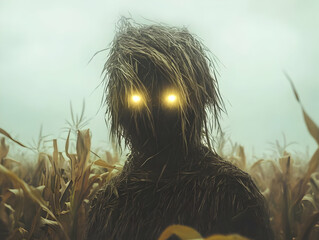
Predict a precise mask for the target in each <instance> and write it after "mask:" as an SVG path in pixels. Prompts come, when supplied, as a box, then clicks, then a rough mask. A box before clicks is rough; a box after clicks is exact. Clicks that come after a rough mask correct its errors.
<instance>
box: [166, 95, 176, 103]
mask: <svg viewBox="0 0 319 240" xmlns="http://www.w3.org/2000/svg"><path fill="white" fill-rule="evenodd" d="M167 100H168V101H169V102H171V103H173V102H175V101H176V96H175V95H174V94H171V95H168V97H167Z"/></svg>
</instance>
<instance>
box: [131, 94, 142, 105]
mask: <svg viewBox="0 0 319 240" xmlns="http://www.w3.org/2000/svg"><path fill="white" fill-rule="evenodd" d="M132 101H133V102H135V103H139V102H140V101H141V97H140V96H138V95H133V96H132Z"/></svg>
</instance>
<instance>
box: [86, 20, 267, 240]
mask: <svg viewBox="0 0 319 240" xmlns="http://www.w3.org/2000/svg"><path fill="white" fill-rule="evenodd" d="M213 63H214V62H213V59H212V58H211V57H209V51H208V50H207V49H206V48H205V47H204V46H203V44H202V43H201V42H200V41H199V40H197V39H196V38H195V37H194V36H193V35H192V34H190V33H189V32H188V30H187V29H185V28H176V27H168V26H163V25H138V24H136V23H132V22H131V21H130V20H126V19H124V20H122V23H121V24H120V25H119V30H118V33H117V34H116V36H115V38H114V40H113V42H112V45H111V48H110V53H109V57H108V60H107V62H106V63H105V66H104V71H105V73H106V75H105V78H106V79H107V80H108V81H107V84H106V95H105V96H106V99H105V100H106V105H107V114H108V116H109V119H110V122H111V136H112V137H113V138H116V139H117V141H118V143H119V145H120V144H121V141H122V140H123V141H124V143H125V145H126V146H128V147H129V149H130V151H131V153H130V154H129V156H128V159H127V161H126V163H125V165H124V168H123V171H122V172H121V173H120V174H119V175H117V176H116V177H114V178H112V179H111V181H110V182H109V183H108V184H107V185H106V186H105V187H104V188H103V189H102V190H101V191H99V192H98V194H97V195H96V196H95V198H94V199H93V200H92V202H91V209H90V213H89V220H88V230H87V239H109V240H113V239H114V240H119V239H131V240H133V239H138V240H143V239H148V240H149V239H157V238H158V237H159V236H160V233H161V232H162V231H163V230H164V229H165V228H166V227H168V226H169V225H172V224H182V225H187V226H190V227H193V228H195V229H196V230H197V231H198V232H200V233H201V234H202V235H203V236H209V235H212V234H215V233H221V234H230V233H239V234H241V235H243V236H246V237H249V238H251V239H258V240H259V239H265V240H266V239H267V240H271V239H272V238H273V237H272V231H271V228H270V223H269V215H268V209H267V206H266V203H265V199H264V198H263V196H262V195H261V193H260V192H259V190H258V189H257V187H256V185H255V184H254V183H253V181H252V180H251V178H250V176H249V175H248V174H247V173H245V172H243V171H241V170H240V169H238V168H237V167H235V166H233V165H232V164H231V163H229V162H227V161H224V160H223V159H221V158H220V157H219V156H218V155H217V154H216V153H215V152H214V151H213V150H212V149H213V148H212V146H211V145H212V144H211V140H210V137H209V136H210V134H211V131H212V129H213V127H214V126H215V127H219V116H220V113H221V111H223V103H222V99H221V97H220V94H219V90H218V85H217V80H216V74H215V67H214V65H213ZM208 114H211V115H212V118H213V121H212V123H211V124H209V123H208V118H207V115H208ZM170 239H173V238H170Z"/></svg>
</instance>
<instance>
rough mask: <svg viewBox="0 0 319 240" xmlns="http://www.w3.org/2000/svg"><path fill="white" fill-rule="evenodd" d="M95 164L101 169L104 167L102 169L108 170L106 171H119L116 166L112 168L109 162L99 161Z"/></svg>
mask: <svg viewBox="0 0 319 240" xmlns="http://www.w3.org/2000/svg"><path fill="white" fill-rule="evenodd" d="M93 164H94V165H97V166H99V167H102V168H106V169H117V170H119V169H118V168H117V167H116V166H112V165H110V164H108V163H107V162H105V161H103V160H102V159H98V160H96V161H94V162H93Z"/></svg>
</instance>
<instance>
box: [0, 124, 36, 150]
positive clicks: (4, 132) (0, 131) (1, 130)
mask: <svg viewBox="0 0 319 240" xmlns="http://www.w3.org/2000/svg"><path fill="white" fill-rule="evenodd" d="M0 133H1V134H3V135H4V136H6V137H8V138H9V139H11V140H12V141H13V142H15V143H17V144H18V145H20V146H21V147H25V148H29V147H27V146H25V145H24V144H22V143H20V142H19V141H17V140H15V139H14V138H12V137H11V136H10V134H9V133H7V132H6V131H4V130H3V129H2V128H0ZM29 149H30V148H29Z"/></svg>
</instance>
